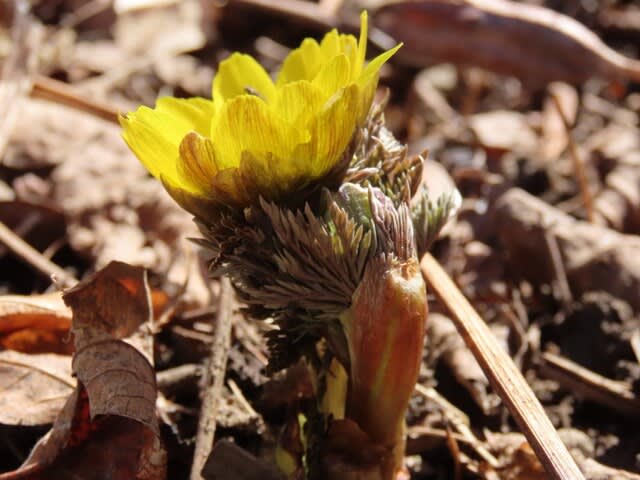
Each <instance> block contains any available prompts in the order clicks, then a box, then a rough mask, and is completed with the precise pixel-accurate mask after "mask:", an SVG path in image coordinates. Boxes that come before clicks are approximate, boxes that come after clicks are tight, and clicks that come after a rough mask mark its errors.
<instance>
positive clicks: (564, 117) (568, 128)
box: [551, 92, 595, 223]
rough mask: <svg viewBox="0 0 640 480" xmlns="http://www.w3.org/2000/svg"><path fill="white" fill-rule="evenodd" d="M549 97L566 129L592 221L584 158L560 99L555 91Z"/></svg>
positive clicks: (581, 190) (588, 214)
mask: <svg viewBox="0 0 640 480" xmlns="http://www.w3.org/2000/svg"><path fill="white" fill-rule="evenodd" d="M551 99H552V100H553V103H554V104H555V106H556V108H557V109H558V113H559V114H560V118H561V119H562V124H563V125H564V128H565V130H566V131H567V139H568V141H569V155H571V160H572V162H573V169H574V170H575V172H576V175H577V176H578V186H579V188H580V195H581V196H582V203H583V204H584V208H585V210H586V211H587V220H589V223H593V221H594V218H595V217H594V209H593V194H592V193H591V188H590V187H589V179H588V178H587V171H586V169H585V167H584V160H583V159H582V156H581V155H580V152H579V151H578V145H577V144H576V141H575V140H574V139H573V133H572V132H571V123H570V122H569V118H568V117H567V113H566V112H565V111H564V108H562V101H561V100H560V98H559V97H558V95H557V94H556V93H555V92H551Z"/></svg>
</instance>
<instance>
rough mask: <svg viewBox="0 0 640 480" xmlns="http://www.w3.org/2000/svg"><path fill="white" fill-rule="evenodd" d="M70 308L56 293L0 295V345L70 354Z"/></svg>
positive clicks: (26, 350)
mask: <svg viewBox="0 0 640 480" xmlns="http://www.w3.org/2000/svg"><path fill="white" fill-rule="evenodd" d="M70 326H71V310H70V309H69V308H67V307H66V305H65V304H64V302H63V301H62V297H61V295H60V294H59V293H50V294H45V295H31V296H26V295H25V296H22V295H3V296H0V345H1V346H2V347H4V348H7V349H9V350H16V351H19V352H24V353H60V354H65V353H66V354H70V353H71V352H72V351H73V344H72V343H71V341H70V339H69V327H70Z"/></svg>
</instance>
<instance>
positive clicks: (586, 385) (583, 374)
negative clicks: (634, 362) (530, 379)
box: [540, 352, 640, 417]
mask: <svg viewBox="0 0 640 480" xmlns="http://www.w3.org/2000/svg"><path fill="white" fill-rule="evenodd" d="M542 360H543V363H542V366H541V368H540V370H541V373H542V375H544V376H545V377H547V378H551V379H553V380H556V381H557V382H558V383H560V385H562V386H563V387H564V388H565V389H567V390H569V391H571V392H573V393H575V394H577V395H578V396H581V397H583V398H587V399H589V400H591V401H593V402H596V403H598V404H600V405H605V406H607V407H609V408H611V409H612V410H613V411H616V412H622V413H625V414H627V415H630V416H633V417H638V416H639V415H640V398H638V397H637V396H636V395H634V393H633V391H632V390H631V385H629V384H628V383H627V382H620V381H616V380H611V379H610V378H606V377H603V376H602V375H598V374H597V373H595V372H592V371H591V370H589V369H587V368H584V367H583V366H581V365H578V364H577V363H575V362H572V361H571V360H569V359H568V358H564V357H561V356H559V355H554V354H553V353H549V352H546V353H543V354H542Z"/></svg>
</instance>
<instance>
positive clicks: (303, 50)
mask: <svg viewBox="0 0 640 480" xmlns="http://www.w3.org/2000/svg"><path fill="white" fill-rule="evenodd" d="M320 57H321V55H320V46H319V45H318V42H316V41H315V40H313V39H311V38H306V39H305V40H304V41H303V42H302V44H300V46H299V47H298V48H296V49H295V50H293V51H292V52H291V53H290V54H289V55H287V58H285V59H284V62H283V63H282V68H281V69H280V73H279V74H278V80H277V82H276V85H277V86H281V85H284V84H286V83H289V82H295V81H297V80H309V81H311V80H313V78H314V77H315V76H316V75H317V73H318V70H320Z"/></svg>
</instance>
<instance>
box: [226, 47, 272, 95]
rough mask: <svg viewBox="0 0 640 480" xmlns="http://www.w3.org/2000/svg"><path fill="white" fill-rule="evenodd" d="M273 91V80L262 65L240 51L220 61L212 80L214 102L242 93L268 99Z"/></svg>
mask: <svg viewBox="0 0 640 480" xmlns="http://www.w3.org/2000/svg"><path fill="white" fill-rule="evenodd" d="M274 92H275V86H274V85H273V81H272V80H271V77H270V76H269V74H268V73H267V72H266V71H265V69H264V68H262V65H260V64H259V63H258V62H256V60H255V59H254V58H253V57H251V56H250V55H245V54H242V53H234V54H232V55H231V56H230V57H229V58H227V59H226V60H223V61H222V62H220V66H219V67H218V72H217V74H216V76H215V78H214V80H213V99H214V101H216V102H219V101H221V100H223V101H224V100H230V99H232V98H234V97H236V96H238V95H244V94H253V95H257V96H259V97H261V98H263V99H265V100H269V99H271V98H272V96H273V94H274Z"/></svg>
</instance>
